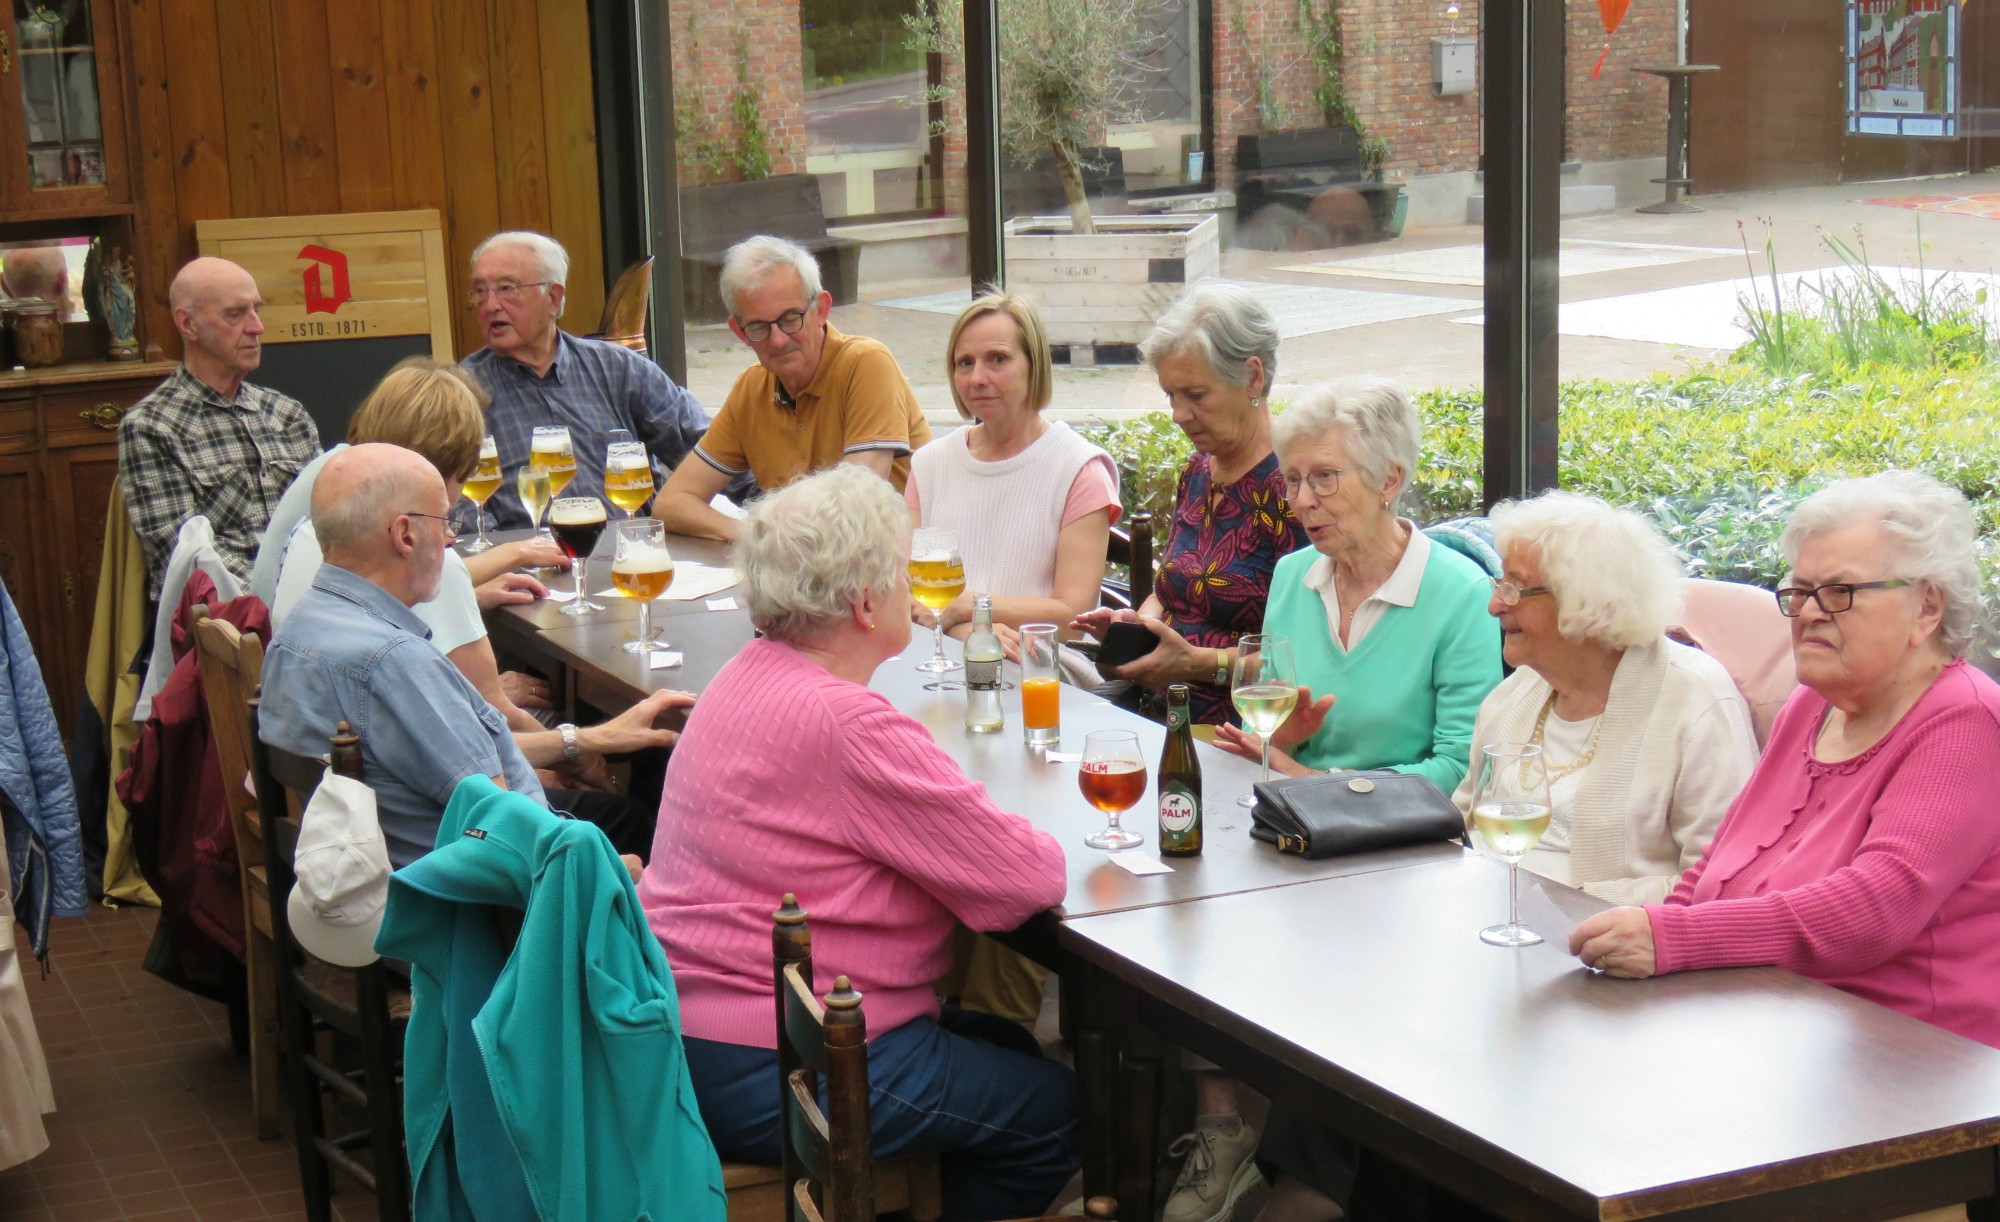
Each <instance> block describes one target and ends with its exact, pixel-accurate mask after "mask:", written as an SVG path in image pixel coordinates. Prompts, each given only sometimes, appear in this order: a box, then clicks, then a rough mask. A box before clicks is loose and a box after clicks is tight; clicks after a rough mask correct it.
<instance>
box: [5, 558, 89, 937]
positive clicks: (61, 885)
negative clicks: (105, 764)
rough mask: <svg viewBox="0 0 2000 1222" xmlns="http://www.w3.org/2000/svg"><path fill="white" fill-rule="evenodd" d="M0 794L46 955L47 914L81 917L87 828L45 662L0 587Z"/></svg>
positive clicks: (16, 865)
mask: <svg viewBox="0 0 2000 1222" xmlns="http://www.w3.org/2000/svg"><path fill="white" fill-rule="evenodd" d="M0 797H4V798H5V799H6V802H5V809H6V818H7V856H8V858H9V860H8V862H7V868H8V870H9V872H10V873H11V875H12V877H13V881H14V894H15V895H16V896H18V897H19V898H18V899H17V901H16V904H17V908H18V911H17V913H16V915H17V918H18V919H19V920H20V921H21V923H22V924H24V925H25V926H27V929H28V941H29V945H30V946H31V947H32V948H33V950H34V953H35V956H36V957H37V958H40V957H41V956H42V955H44V954H46V953H47V952H48V946H49V917H50V916H51V915H54V916H82V915H83V913H84V906H85V904H86V903H87V902H88V899H87V897H86V896H85V894H84V889H83V833H82V829H81V828H80V826H79V825H78V823H77V817H76V783H75V781H74V780H73V779H72V778H71V777H70V772H69V757H68V756H67V755H65V754H64V752H63V743H62V733H61V731H60V730H58V729H57V728H56V715H55V710H54V709H52V708H50V707H49V689H48V686H47V685H46V684H45V683H44V682H43V681H42V665H41V663H40V662H38V661H36V660H35V647H34V645H33V644H32V643H31V642H30V641H29V640H28V629H27V627H26V626H25V625H23V624H22V623H21V615H20V613H19V612H18V611H16V610H15V609H14V600H13V598H12V597H11V596H9V595H8V593H7V589H6V587H5V586H4V585H0Z"/></svg>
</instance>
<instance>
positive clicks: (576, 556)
mask: <svg viewBox="0 0 2000 1222" xmlns="http://www.w3.org/2000/svg"><path fill="white" fill-rule="evenodd" d="M549 525H550V527H552V528H553V529H554V531H555V536H556V544H557V546H559V547H561V548H562V550H563V555H565V556H568V557H569V561H570V564H569V569H570V572H571V573H573V574H575V575H576V597H575V598H572V599H571V600H570V601H569V605H568V606H566V607H564V608H563V609H562V613H563V614H564V615H588V614H589V613H590V612H592V611H602V610H604V604H603V603H594V602H591V601H590V599H589V597H588V596H587V594H586V591H587V589H588V587H587V586H585V585H584V581H583V570H584V565H585V564H586V563H587V562H588V561H589V560H590V553H591V552H593V551H595V550H596V549H597V540H598V539H599V537H601V536H602V535H603V534H604V502H603V501H600V500H598V499H597V498H596V497H594V496H566V497H562V498H561V499H559V500H557V501H556V503H555V504H554V505H551V506H550V507H549Z"/></svg>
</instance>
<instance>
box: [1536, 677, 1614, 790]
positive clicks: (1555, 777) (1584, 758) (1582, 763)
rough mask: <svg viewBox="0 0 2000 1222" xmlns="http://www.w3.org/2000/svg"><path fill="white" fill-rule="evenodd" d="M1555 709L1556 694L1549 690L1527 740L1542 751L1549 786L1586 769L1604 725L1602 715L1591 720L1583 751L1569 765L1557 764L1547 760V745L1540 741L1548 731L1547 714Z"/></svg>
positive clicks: (1595, 756) (1594, 754)
mask: <svg viewBox="0 0 2000 1222" xmlns="http://www.w3.org/2000/svg"><path fill="white" fill-rule="evenodd" d="M1555 707H1556V694H1555V692H1554V691H1553V690H1551V691H1550V692H1549V698H1548V699H1547V700H1546V701H1544V702H1543V703H1542V712H1541V715H1540V716H1539V717H1536V718H1535V733H1534V737H1533V738H1531V739H1530V740H1529V741H1530V742H1532V743H1534V744H1535V745H1536V746H1537V747H1540V748H1541V749H1542V767H1543V768H1544V769H1545V770H1547V772H1548V774H1549V784H1551V785H1553V784H1555V783H1556V782H1557V781H1559V780H1561V779H1562V778H1563V777H1566V776H1568V775H1569V774H1571V773H1572V772H1581V771H1582V770H1583V769H1585V768H1588V767H1589V766H1590V761H1591V760H1593V759H1595V758H1597V731H1598V728H1599V727H1600V726H1602V725H1603V724H1604V715H1603V714H1602V713H1600V714H1598V715H1597V716H1596V717H1594V718H1592V719H1591V723H1590V740H1589V741H1588V742H1586V743H1584V744H1583V750H1582V751H1580V752H1578V753H1577V757H1576V758H1575V759H1573V760H1571V761H1570V762H1569V763H1567V764H1557V763H1555V762H1553V761H1552V760H1550V759H1549V748H1548V744H1547V743H1546V742H1544V741H1543V740H1542V734H1543V732H1544V731H1545V730H1547V729H1548V725H1549V714H1550V713H1552V712H1554V711H1555Z"/></svg>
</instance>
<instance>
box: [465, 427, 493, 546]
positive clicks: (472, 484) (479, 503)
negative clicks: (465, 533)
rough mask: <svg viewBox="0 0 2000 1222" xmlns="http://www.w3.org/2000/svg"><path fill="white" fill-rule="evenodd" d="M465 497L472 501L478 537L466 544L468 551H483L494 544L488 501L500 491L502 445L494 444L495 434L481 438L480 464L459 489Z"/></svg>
mask: <svg viewBox="0 0 2000 1222" xmlns="http://www.w3.org/2000/svg"><path fill="white" fill-rule="evenodd" d="M459 491H460V492H463V493H464V494H465V499H466V500H468V501H471V502H472V516H473V518H474V519H475V526H476V527H477V530H476V532H475V535H476V537H475V538H474V539H473V540H472V542H470V543H468V544H466V545H465V550H466V551H468V552H483V551H485V550H486V549H487V548H489V547H492V546H493V540H491V539H489V538H487V537H486V502H488V501H490V500H492V499H493V494H494V493H496V492H498V491H500V447H499V446H496V445H494V444H493V434H491V433H488V434H487V435H486V436H484V437H481V438H480V439H479V465H478V466H476V467H474V468H473V469H472V474H471V475H469V476H467V477H466V480H465V484H464V486H463V487H461V488H460V489H459Z"/></svg>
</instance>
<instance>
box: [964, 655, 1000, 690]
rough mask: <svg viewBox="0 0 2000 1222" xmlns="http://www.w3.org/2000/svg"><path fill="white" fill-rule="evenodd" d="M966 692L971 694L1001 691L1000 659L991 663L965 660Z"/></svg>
mask: <svg viewBox="0 0 2000 1222" xmlns="http://www.w3.org/2000/svg"><path fill="white" fill-rule="evenodd" d="M965 690H967V691H969V692H997V691H999V690H1000V659H998V658H995V659H993V660H992V661H990V662H981V661H975V660H973V659H971V658H967V659H966V660H965Z"/></svg>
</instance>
